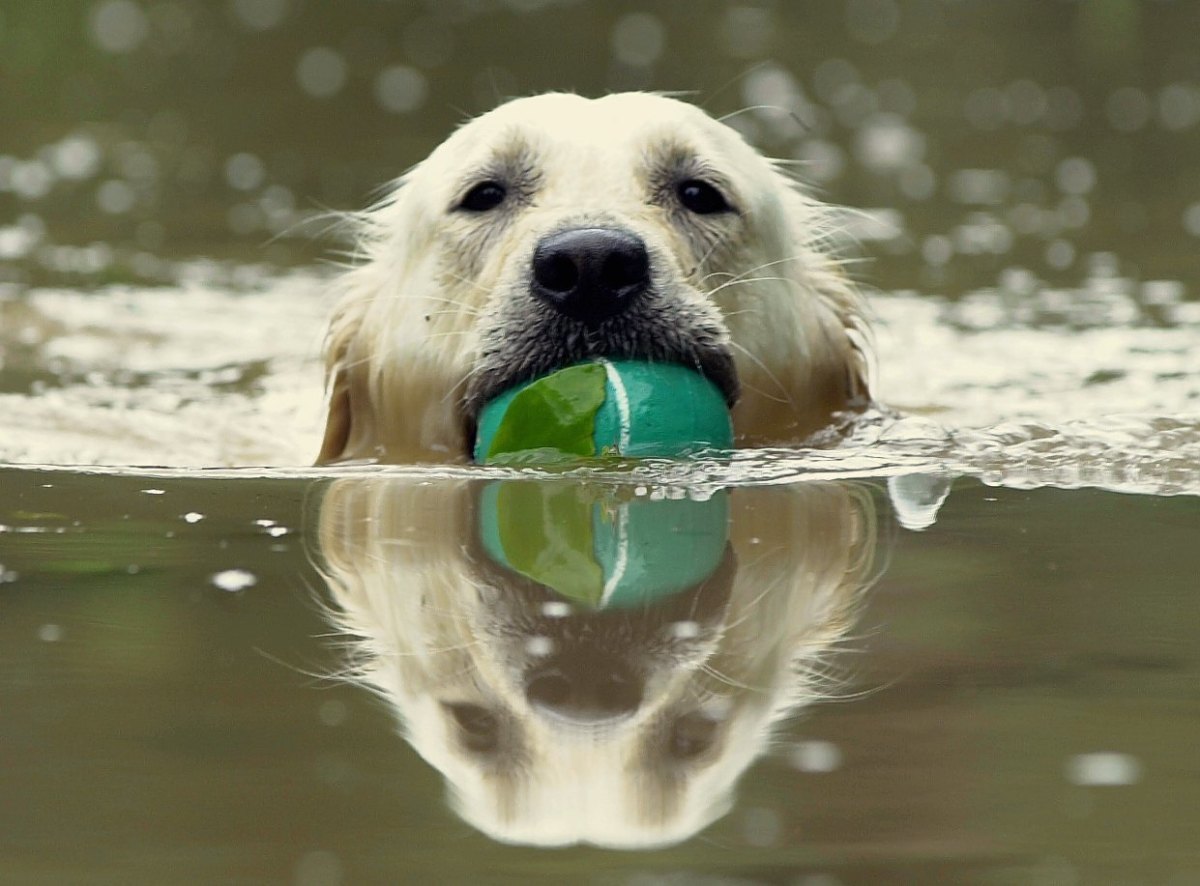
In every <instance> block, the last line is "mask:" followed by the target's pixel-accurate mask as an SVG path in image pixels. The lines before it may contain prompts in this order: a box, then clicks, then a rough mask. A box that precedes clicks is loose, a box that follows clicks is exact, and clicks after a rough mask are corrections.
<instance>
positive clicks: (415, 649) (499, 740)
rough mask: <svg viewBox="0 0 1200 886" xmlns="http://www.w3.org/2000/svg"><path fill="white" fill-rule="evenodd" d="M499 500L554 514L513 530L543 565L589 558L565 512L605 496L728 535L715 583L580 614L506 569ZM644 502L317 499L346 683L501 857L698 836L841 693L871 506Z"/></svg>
mask: <svg viewBox="0 0 1200 886" xmlns="http://www.w3.org/2000/svg"><path fill="white" fill-rule="evenodd" d="M505 484H507V485H505ZM498 486H502V487H503V488H507V489H508V490H509V491H515V492H518V493H519V492H522V491H528V492H532V493H533V494H534V500H535V501H537V500H539V499H538V497H539V496H540V497H541V499H540V500H543V501H551V500H554V501H555V502H556V506H555V507H554V508H547V509H546V522H545V524H544V525H541V526H537V525H535V526H533V527H532V535H531V534H530V532H529V530H530V529H531V527H530V526H529V525H528V524H529V523H533V524H537V523H538V522H539V521H538V518H537V514H536V511H537V508H534V509H530V510H526V511H525V512H524V513H523V514H514V513H508V514H507V515H505V516H506V517H508V518H510V519H509V520H508V524H509V525H520V526H521V529H522V533H523V534H522V538H523V539H525V540H528V538H530V537H535V536H536V537H538V538H541V539H542V540H543V542H545V543H544V544H542V545H541V546H540V548H539V549H538V550H536V551H535V552H534V553H535V554H537V555H538V556H539V557H542V560H543V564H542V565H543V567H544V566H545V564H546V562H548V561H550V560H553V559H555V558H559V559H560V560H561V559H566V560H569V559H570V557H571V556H573V555H576V554H578V553H579V551H580V549H581V548H580V546H579V545H577V544H575V543H573V542H571V541H570V539H569V538H567V536H568V533H565V532H564V531H563V526H564V525H566V524H567V523H569V522H570V520H569V519H567V520H564V519H563V517H564V513H563V509H562V507H560V505H562V504H563V503H564V499H565V500H566V502H567V503H568V504H569V502H570V501H572V500H581V501H583V502H584V504H585V506H586V505H587V502H588V499H587V497H586V496H587V495H593V496H595V497H596V500H597V501H600V502H602V503H603V504H604V505H605V508H606V509H608V510H609V512H610V513H614V514H616V515H618V517H619V516H620V515H621V514H624V515H625V516H629V515H630V514H632V513H633V511H634V510H636V509H637V508H639V507H646V508H650V509H651V510H649V511H648V512H643V513H648V514H649V516H650V518H651V519H650V522H649V523H647V524H643V525H648V526H650V527H656V526H657V525H659V524H661V523H662V522H664V520H665V521H666V522H670V521H671V520H677V521H680V522H679V525H680V526H682V525H684V524H688V525H690V526H692V527H693V528H694V527H695V526H696V525H697V523H696V521H695V520H694V519H693V516H694V515H693V514H690V513H689V511H688V508H699V509H701V511H703V510H704V509H705V508H712V509H714V511H715V513H716V516H717V517H718V518H719V519H718V520H716V521H713V520H708V521H707V525H708V526H709V527H710V528H711V527H712V526H717V527H719V529H718V531H717V532H715V533H709V534H708V535H707V536H706V537H705V540H704V541H703V543H702V544H700V545H699V546H698V547H695V548H693V551H692V554H693V557H692V559H702V560H706V562H707V563H709V564H710V565H712V568H711V570H709V569H708V568H707V567H706V568H705V569H703V570H701V572H702V573H704V574H703V575H700V576H697V575H695V574H693V575H692V576H690V577H689V578H688V579H687V582H686V586H685V587H683V588H675V589H672V592H671V593H670V594H667V595H663V596H659V597H655V598H653V599H646V600H644V601H642V602H640V603H638V604H637V605H626V606H624V607H613V606H604V605H600V606H594V605H583V604H581V603H579V602H578V601H577V600H575V599H573V598H566V597H564V596H563V595H562V594H558V593H553V592H551V591H550V590H549V589H548V588H547V587H545V586H544V585H542V584H541V583H540V582H538V581H531V580H530V577H529V575H528V574H523V573H522V571H521V570H520V569H516V568H513V564H512V562H507V563H505V562H500V561H499V560H497V559H496V558H495V556H493V555H492V554H491V553H489V551H492V550H493V549H491V548H489V547H488V545H487V543H486V542H485V541H484V540H482V536H483V535H485V527H486V526H487V521H486V519H482V518H481V517H480V514H481V513H482V509H484V508H486V506H487V501H488V500H489V498H488V497H489V491H488V490H489V488H490V489H492V490H495V489H496V488H497V487H498ZM589 486H590V492H588V491H587V489H588V488H589ZM629 491H630V490H629V489H628V488H626V494H625V495H622V494H621V490H619V489H617V490H614V489H611V488H608V489H606V488H604V486H603V484H581V483H578V482H573V481H569V480H545V479H542V480H507V481H490V482H468V481H450V482H442V483H428V482H422V481H419V480H414V479H405V478H381V477H375V478H368V479H354V478H347V479H342V480H337V481H335V482H334V483H332V484H331V485H330V487H329V489H328V490H327V493H326V495H325V496H324V498H323V500H322V502H321V505H320V516H319V530H318V537H319V545H320V551H319V557H318V560H319V562H320V563H321V568H322V570H323V572H324V575H325V577H326V580H327V582H328V585H329V588H330V592H331V601H332V605H331V607H330V612H329V616H330V618H331V620H332V621H333V623H334V624H335V625H336V626H337V627H338V628H339V630H340V632H341V633H343V634H344V635H346V636H347V637H348V640H347V647H348V650H349V659H350V661H349V666H348V671H347V675H348V676H349V677H350V678H351V679H353V680H356V681H358V682H360V683H362V684H363V685H364V686H366V687H367V688H369V689H371V690H373V691H375V692H377V693H378V694H379V695H380V696H381V697H382V698H384V699H385V700H386V701H387V702H388V703H389V704H390V705H391V706H392V708H393V709H394V711H395V713H396V715H397V717H398V719H399V721H400V724H401V728H402V731H403V734H404V736H405V737H406V738H407V740H408V741H409V742H410V743H411V744H412V746H413V747H414V748H415V749H416V750H417V752H418V753H420V754H421V756H422V757H424V758H425V759H426V760H427V761H428V762H429V763H431V764H432V765H433V766H435V767H436V768H437V769H438V770H439V771H440V772H441V773H442V774H443V776H444V777H445V779H446V782H447V787H448V788H449V793H450V795H451V801H452V804H453V805H454V807H455V808H456V809H457V811H458V812H459V814H461V815H462V817H463V818H464V819H466V820H467V821H468V822H470V823H471V824H473V825H474V826H475V827H477V828H479V829H480V830H482V831H483V832H484V833H486V834H488V835H490V836H492V837H493V838H495V839H498V840H502V841H505V842H515V843H525V844H538V845H564V844H572V843H578V842H587V843H591V844H595V845H603V846H613V847H629V848H633V847H648V846H661V845H666V844H671V843H676V842H678V841H680V840H683V839H686V838H687V837H690V836H691V835H693V834H695V833H696V832H698V831H699V830H700V829H701V828H703V827H705V826H707V825H708V824H710V823H711V822H712V821H714V820H715V819H716V818H718V817H719V816H721V815H722V814H723V813H724V812H726V811H727V810H728V808H729V806H730V804H731V802H732V799H733V791H734V786H735V783H736V781H737V780H738V778H739V776H740V775H741V773H742V772H743V771H744V770H745V769H746V768H747V767H748V766H749V765H750V764H751V762H753V760H754V759H755V758H756V757H757V756H758V755H760V754H761V753H762V752H763V751H764V749H765V747H766V745H767V742H768V739H769V738H770V733H771V727H772V726H773V725H774V724H775V723H777V722H778V721H780V720H781V719H783V718H785V717H787V716H788V715H789V714H791V713H793V712H794V711H796V710H798V709H799V708H801V707H802V706H804V705H806V704H808V703H810V702H812V701H814V700H817V699H820V698H822V697H825V696H827V695H828V694H829V692H830V690H831V688H832V686H831V683H830V677H829V673H828V657H829V652H830V650H831V647H833V646H834V645H835V644H837V643H838V642H839V641H841V640H843V639H844V638H845V637H846V635H847V632H848V631H849V629H850V627H851V625H852V623H853V617H854V615H855V612H856V609H857V607H856V603H857V601H858V599H859V597H860V591H861V590H862V589H863V588H864V587H866V585H867V584H868V583H869V581H870V580H871V578H872V574H871V570H872V568H873V567H872V559H873V556H874V551H875V531H876V530H875V522H876V521H875V514H874V510H873V507H872V500H871V497H870V495H869V494H867V493H866V492H865V491H864V490H863V489H861V488H859V487H855V486H853V485H849V484H835V483H800V484H792V485H790V486H785V487H765V488H759V489H741V490H737V489H735V490H732V491H725V490H719V491H718V492H716V493H715V495H716V496H722V497H727V498H724V499H714V500H711V501H710V502H708V503H699V504H697V503H694V502H689V501H688V500H686V499H678V500H671V497H670V496H669V495H667V496H664V497H663V499H662V500H661V501H659V502H658V503H656V504H655V503H653V499H654V495H655V491H654V490H653V489H651V490H648V496H646V497H643V498H640V499H638V498H633V499H632V500H631V496H630V495H629V494H628V493H629ZM662 491H663V490H659V492H662ZM580 496H583V498H580ZM515 498H517V499H519V498H520V496H519V495H518V496H515ZM646 498H649V499H650V500H651V501H650V503H646ZM672 506H678V508H679V509H680V510H681V512H682V513H680V512H676V514H675V515H674V516H672V514H671V513H670V508H671V507H672ZM655 507H657V510H655V509H654V508H655ZM586 513H588V512H587V511H586V510H585V514H586ZM567 516H569V515H567ZM701 516H704V514H703V513H702V514H701ZM709 516H711V514H710V515H709ZM521 518H523V519H521ZM631 519H632V518H631ZM689 520H691V521H692V522H691V523H688V521H689ZM726 520H727V522H726ZM617 522H620V521H619V520H617ZM651 534H655V533H654V532H653V531H652V532H651ZM656 537H657V536H656ZM634 541H635V542H636V540H634ZM705 545H707V546H708V548H709V549H708V550H707V551H705V550H702V548H703V547H704V546H705ZM675 553H678V551H676V552H675ZM682 559H683V558H680V557H676V560H675V561H673V563H674V562H678V561H679V560H682ZM551 567H553V564H551ZM680 567H681V569H686V564H680ZM528 571H529V570H526V572H528Z"/></svg>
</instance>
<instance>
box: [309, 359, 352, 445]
mask: <svg viewBox="0 0 1200 886" xmlns="http://www.w3.org/2000/svg"><path fill="white" fill-rule="evenodd" d="M350 414H351V410H350V382H349V380H348V379H347V378H346V370H345V369H343V368H339V369H337V370H336V371H335V372H334V376H333V382H332V384H330V386H329V415H328V417H327V418H326V419H325V436H324V438H323V439H322V440H321V452H320V454H319V455H318V456H317V464H319V465H324V464H329V463H330V462H331V461H336V460H337V459H339V458H341V456H342V453H344V452H345V451H346V444H347V443H348V442H349V440H350Z"/></svg>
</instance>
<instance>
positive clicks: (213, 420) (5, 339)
mask: <svg viewBox="0 0 1200 886" xmlns="http://www.w3.org/2000/svg"><path fill="white" fill-rule="evenodd" d="M326 282H327V278H326V277H325V276H323V275H322V274H320V273H317V272H297V273H291V274H287V275H282V276H279V275H269V274H254V273H248V272H246V270H245V269H239V270H238V271H237V272H236V273H234V274H232V275H231V274H229V273H221V272H214V271H213V270H212V269H211V268H210V269H208V270H207V271H205V272H203V273H201V272H198V271H197V270H196V269H195V268H192V269H190V270H189V269H185V270H184V273H182V274H181V276H180V282H179V284H178V285H176V286H171V287H156V288H136V287H129V286H120V287H111V288H107V289H101V290H99V291H95V292H82V291H76V290H63V289H31V290H28V291H25V292H17V291H16V290H15V289H12V290H10V291H7V292H4V291H2V290H0V321H2V322H0V360H2V361H3V362H2V364H0V370H2V371H0V391H2V393H0V410H2V412H3V414H4V416H5V433H4V435H3V437H2V438H0V462H9V463H25V464H39V465H87V466H108V467H120V466H143V467H145V466H154V467H156V468H166V469H171V468H196V467H205V468H246V467H251V466H253V467H263V466H271V467H272V468H274V469H276V470H278V469H284V471H285V472H286V473H292V471H293V470H294V471H297V472H299V471H304V470H305V466H306V465H308V464H310V463H311V460H312V458H313V455H314V453H315V452H316V451H317V448H318V443H319V439H320V433H321V425H322V417H323V416H322V405H323V404H322V399H323V392H322V381H321V369H320V362H319V351H320V342H321V337H322V333H323V325H324V319H325V317H326V314H327V311H328V309H329V305H328V303H327V297H326V285H325V284H326ZM1168 290H1169V291H1168ZM1164 293H1165V295H1164ZM873 308H874V312H875V314H876V330H877V341H876V349H877V365H878V370H877V378H876V380H875V390H876V391H877V393H878V395H879V397H880V399H881V400H882V401H883V402H885V403H887V404H888V405H889V406H890V407H893V408H894V409H895V410H896V414H890V413H886V412H881V413H879V414H876V415H873V416H871V417H869V419H868V420H866V421H863V422H861V423H860V424H859V426H858V427H857V429H856V431H855V432H854V434H853V435H852V436H851V438H850V439H849V440H848V441H846V442H845V443H844V444H843V445H841V446H838V447H837V448H834V449H804V450H764V451H746V452H739V453H738V454H737V455H736V457H735V458H734V459H733V460H732V461H721V462H717V461H701V462H698V463H694V464H688V465H664V464H648V465H645V466H641V467H638V468H634V469H633V470H632V471H625V472H623V476H624V477H626V478H627V479H632V480H634V481H635V482H644V481H646V480H647V478H648V476H647V475H649V479H652V480H654V481H656V482H664V481H666V482H670V481H672V480H678V481H680V482H686V483H689V484H699V485H706V484H709V483H731V482H732V483H745V484H756V483H777V482H790V481H793V480H797V479H802V478H805V477H853V476H895V475H898V474H904V473H925V474H930V475H933V476H939V475H953V474H959V473H967V474H971V475H975V476H979V477H981V478H982V479H984V480H985V481H986V482H992V483H998V484H1004V485H1008V486H1039V485H1054V486H1062V487H1074V486H1100V487H1105V488H1111V489H1119V490H1124V491H1130V492H1149V493H1155V494H1172V493H1191V494H1197V493H1200V373H1198V372H1197V371H1196V365H1197V358H1198V356H1200V354H1198V351H1200V304H1197V303H1194V302H1187V301H1184V300H1182V299H1181V298H1179V293H1178V287H1175V288H1172V287H1168V286H1166V285H1163V286H1157V287H1155V286H1154V285H1152V284H1150V285H1143V286H1142V287H1140V288H1135V287H1133V286H1132V285H1131V284H1128V281H1119V280H1113V279H1108V282H1105V280H1104V278H1093V279H1091V280H1089V281H1088V283H1087V284H1086V285H1085V286H1084V287H1082V288H1081V289H1079V290H1072V291H1056V290H1050V289H1046V288H1044V287H1041V286H1040V285H1038V284H1037V282H1036V281H1032V280H1029V279H1026V278H1024V277H1021V276H1020V275H1019V274H1018V275H1016V276H1014V275H1012V274H1010V275H1008V277H1007V278H1006V285H1002V286H1000V287H997V288H996V289H994V290H986V291H980V292H976V293H972V294H970V295H969V296H967V297H965V298H963V299H961V300H958V301H955V302H952V301H948V300H941V299H936V298H930V297H927V296H917V295H915V294H902V293H897V294H890V295H878V296H876V297H875V298H874V300H873ZM338 470H339V471H345V470H347V469H346V468H339V469H338ZM363 470H372V469H371V468H369V467H366V468H363ZM913 519H915V520H919V515H916V516H914V518H913Z"/></svg>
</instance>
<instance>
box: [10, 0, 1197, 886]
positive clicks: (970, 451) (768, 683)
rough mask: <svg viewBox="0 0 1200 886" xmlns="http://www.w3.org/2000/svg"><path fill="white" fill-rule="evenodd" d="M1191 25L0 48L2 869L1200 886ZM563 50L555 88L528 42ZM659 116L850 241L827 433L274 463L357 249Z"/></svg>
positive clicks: (1142, 19) (225, 7)
mask: <svg viewBox="0 0 1200 886" xmlns="http://www.w3.org/2000/svg"><path fill="white" fill-rule="evenodd" d="M1197 32H1200V5H1197V4H1193V3H1185V2H1165V0H1164V2H1147V3H1135V2H1122V0H1106V2H1104V3H1090V2H1089V3H1082V2H1054V3H1046V2H1024V3H1010V4H972V3H963V2H937V0H913V2H911V3H907V2H906V3H898V2H892V0H847V2H845V3H828V4H769V3H764V4H760V3H724V2H711V3H700V4H695V5H693V4H689V5H687V6H686V7H685V6H683V5H681V4H680V5H674V4H644V5H642V6H639V7H636V8H635V7H633V6H630V7H628V8H626V7H624V6H622V7H621V8H619V9H618V8H616V7H614V6H610V5H608V4H600V3H588V2H569V3H558V2H520V3H518V2H515V0H514V2H511V3H488V2H454V3H444V4H443V3H439V4H430V5H419V4H407V5H405V4H398V3H389V4H383V3H369V2H351V3H345V4H337V5H336V7H335V6H334V5H333V4H303V3H299V2H289V0H234V2H230V3H220V4H217V3H213V4H202V3H195V2H187V0H163V2H156V3H150V2H135V0H97V2H63V3H57V2H56V3H54V4H45V3H37V2H34V0H15V2H11V3H9V4H7V5H6V6H5V7H4V8H3V9H0V112H2V116H3V119H4V120H5V121H6V124H5V127H4V129H3V131H0V417H2V419H3V422H2V425H3V430H2V432H0V650H2V651H0V797H2V798H3V800H0V881H3V882H13V883H56V884H57V883H122V884H124V883H163V882H172V883H175V882H178V883H183V882H196V883H213V882H236V883H243V882H244V883H295V884H303V886H325V884H339V883H361V882H412V883H434V882H436V883H510V882H511V883H531V882H545V883H564V882H568V883H574V882H579V883H598V884H622V886H625V884H628V886H643V884H647V886H648V884H663V886H675V884H685V883H686V884H692V883H700V884H731V886H732V884H739V886H740V884H758V883H763V884H767V883H770V884H789V886H792V884H804V886H834V884H851V883H886V882H964V883H991V884H996V883H1014V884H1026V883H1033V884H1047V886H1059V884H1076V883H1078V884H1091V883H1167V884H1173V886H1174V884H1187V883H1196V882H1200V814H1197V809H1200V762H1198V761H1197V759H1196V753H1195V747H1196V735H1197V728H1198V724H1200V691H1198V690H1197V687H1198V686H1200V652H1198V651H1197V650H1198V649H1200V646H1198V645H1197V643H1196V640H1195V633H1196V630H1195V627H1196V625H1198V624H1200V596H1198V595H1197V593H1196V590H1197V587H1200V582H1198V581H1197V575H1200V554H1197V548H1196V545H1195V543H1194V539H1195V537H1196V533H1197V531H1198V530H1200V505H1198V504H1197V496H1198V495H1200V372H1198V371H1197V366H1200V302H1197V301H1196V299H1195V291H1196V290H1195V287H1196V261H1195V255H1196V251H1197V245H1200V164H1198V163H1197V161H1196V158H1197V157H1200V54H1198V53H1197V51H1196V48H1195V45H1194V44H1195V41H1194V39H1193V36H1192V35H1194V34H1195V33H1197ZM547 40H550V41H551V42H552V44H553V49H554V51H553V52H548V51H547V50H546V42H547ZM550 88H578V89H580V90H582V91H585V92H592V93H595V92H601V91H604V90H606V89H613V88H657V89H681V90H693V91H694V98H695V100H697V101H698V102H700V103H702V104H704V105H705V106H706V107H708V108H710V109H711V110H712V111H713V112H714V113H716V114H727V113H731V112H734V111H738V110H739V109H743V108H747V107H750V108H751V110H749V111H746V112H744V113H739V114H737V115H736V116H734V117H731V118H730V122H731V124H733V125H736V126H738V127H739V128H740V129H742V130H743V131H744V132H745V133H746V134H747V136H748V137H750V138H751V139H752V140H754V141H755V142H756V143H757V144H760V145H762V146H763V147H764V149H766V150H767V151H769V152H771V153H773V154H775V155H778V156H783V157H787V158H790V159H793V160H797V161H800V162H801V164H802V165H801V167H800V168H799V169H798V174H799V175H800V176H801V177H802V178H804V179H806V180H807V181H809V182H810V183H811V184H812V185H813V186H814V187H816V188H818V189H819V190H820V192H821V193H822V194H823V195H824V196H825V197H827V198H828V199H830V200H832V201H834V202H838V203H844V204H846V205H853V206H857V207H863V208H865V210H866V212H865V213H863V214H858V215H854V214H847V216H846V219H845V231H844V234H843V239H844V241H845V242H843V243H842V244H841V245H842V247H843V248H845V249H848V250H851V251H856V252H857V253H858V254H861V255H862V256H864V257H865V258H867V259H869V261H868V262H865V263H864V264H863V265H862V266H861V268H860V269H859V270H857V271H856V273H857V274H858V275H859V276H860V277H861V278H862V279H863V280H864V282H865V284H866V285H868V286H869V287H871V289H872V296H871V298H872V305H873V312H874V319H875V327H876V337H877V342H876V352H877V358H876V361H875V362H876V366H875V390H876V391H877V393H878V395H879V398H880V399H881V400H882V401H883V402H885V403H887V404H888V405H889V406H891V407H893V408H894V409H895V410H896V411H897V412H896V414H890V413H889V414H880V415H878V416H874V417H873V418H872V419H871V420H869V421H866V422H864V423H863V424H862V426H861V427H860V428H858V429H857V431H856V432H855V434H854V435H853V437H852V438H851V439H849V440H847V441H846V442H845V444H844V445H842V446H840V447H838V448H835V449H819V450H816V449H814V450H804V449H800V450H774V451H764V452H743V453H738V454H737V456H736V457H735V458H733V459H729V460H702V461H697V462H694V463H688V464H669V463H657V464H655V463H648V464H641V465H626V466H623V467H617V468H610V469H603V470H601V469H578V470H575V471H572V472H569V473H567V474H566V475H563V474H561V473H559V474H550V473H540V474H534V475H531V474H519V473H516V472H512V471H506V470H501V469H495V468H467V467H444V468H399V467H386V466H371V465H362V466H356V467H347V468H336V469H313V468H310V467H307V465H309V464H311V462H312V460H313V457H314V456H315V453H316V450H317V446H318V442H319V437H320V430H321V425H322V420H323V415H322V392H321V371H320V365H319V349H320V342H321V337H322V332H323V324H324V318H325V316H326V313H327V311H328V307H329V306H328V304H327V299H326V296H325V294H326V290H327V282H328V280H329V277H330V274H331V273H334V270H333V269H331V268H329V267H327V266H325V265H323V264H322V263H321V261H322V260H323V259H324V258H326V257H328V255H329V254H330V252H331V251H335V250H336V249H337V248H339V246H340V245H343V244H344V238H343V237H342V234H341V232H340V231H339V230H338V229H337V226H336V225H335V224H333V222H332V221H331V220H330V218H329V216H328V215H327V214H326V210H327V209H330V208H331V209H334V210H353V209H357V208H360V207H361V206H363V205H366V204H367V203H369V202H370V200H371V189H372V188H374V187H375V186H377V185H378V184H380V183H381V182H384V181H386V180H387V179H389V178H390V177H393V176H395V175H396V174H397V173H399V172H400V171H402V170H403V169H404V168H405V167H407V166H409V165H411V164H412V163H414V162H416V161H417V160H419V159H420V158H421V156H423V155H424V154H425V153H427V152H428V150H429V149H430V148H431V147H432V146H433V145H434V144H436V143H437V141H439V140H440V138H441V137H443V136H444V134H445V133H446V132H447V131H448V129H449V128H450V127H451V126H453V124H454V122H456V120H458V119H459V118H460V117H461V112H463V111H468V112H474V111H478V110H483V109H484V108H485V107H487V106H489V105H490V104H492V103H494V101H495V98H496V96H497V95H506V94H517V93H527V92H533V91H540V90H545V89H550Z"/></svg>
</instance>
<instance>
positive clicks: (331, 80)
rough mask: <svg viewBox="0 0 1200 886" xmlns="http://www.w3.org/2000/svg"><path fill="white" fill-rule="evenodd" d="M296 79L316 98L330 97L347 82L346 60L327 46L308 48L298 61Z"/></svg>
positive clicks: (301, 86)
mask: <svg viewBox="0 0 1200 886" xmlns="http://www.w3.org/2000/svg"><path fill="white" fill-rule="evenodd" d="M296 81H297V82H298V83H299V84H300V88H301V89H303V90H304V91H305V92H307V93H308V94H309V95H311V96H313V97H314V98H329V97H330V96H332V95H336V94H337V93H338V92H340V91H341V88H342V87H343V86H344V85H345V83H346V62H345V60H344V59H343V58H342V57H341V55H340V54H338V53H337V52H335V51H334V50H332V49H329V48H328V47H325V46H317V47H314V48H313V49H309V50H307V51H306V52H305V53H304V54H303V55H301V56H300V60H299V61H298V62H297V63H296Z"/></svg>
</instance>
